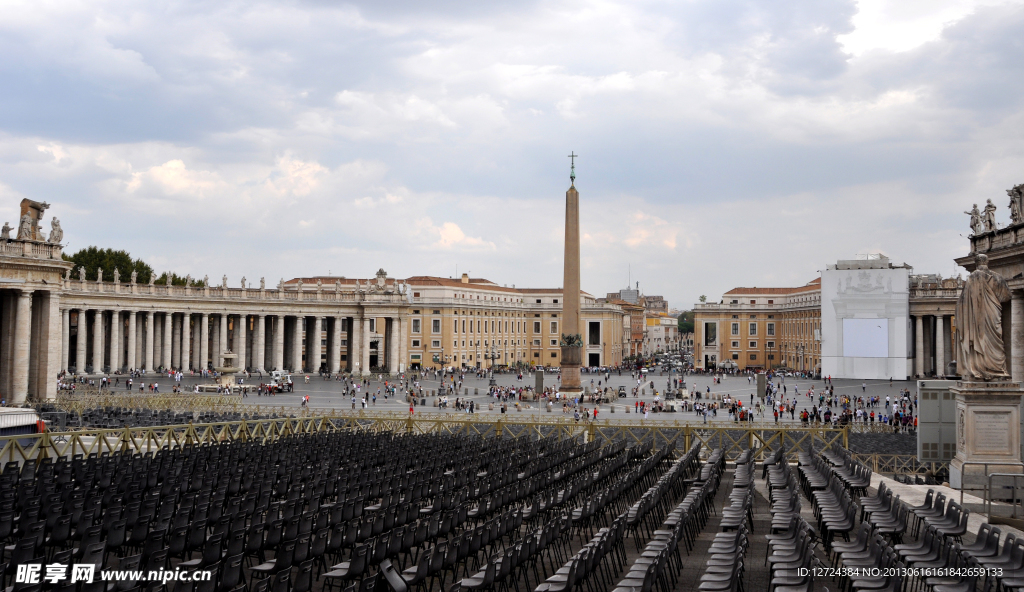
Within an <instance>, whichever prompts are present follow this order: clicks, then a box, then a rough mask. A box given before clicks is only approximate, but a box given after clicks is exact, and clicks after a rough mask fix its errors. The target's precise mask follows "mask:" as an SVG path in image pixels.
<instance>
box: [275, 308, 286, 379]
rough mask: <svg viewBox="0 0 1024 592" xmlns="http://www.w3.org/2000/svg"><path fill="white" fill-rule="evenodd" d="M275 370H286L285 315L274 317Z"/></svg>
mask: <svg viewBox="0 0 1024 592" xmlns="http://www.w3.org/2000/svg"><path fill="white" fill-rule="evenodd" d="M274 370H284V315H277V316H276V317H274Z"/></svg>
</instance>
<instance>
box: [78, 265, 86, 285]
mask: <svg viewBox="0 0 1024 592" xmlns="http://www.w3.org/2000/svg"><path fill="white" fill-rule="evenodd" d="M78 279H79V281H83V282H84V281H85V266H84V265H79V266H78Z"/></svg>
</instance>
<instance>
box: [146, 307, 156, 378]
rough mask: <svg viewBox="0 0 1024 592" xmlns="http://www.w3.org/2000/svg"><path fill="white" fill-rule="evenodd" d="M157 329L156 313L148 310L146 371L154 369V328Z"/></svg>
mask: <svg viewBox="0 0 1024 592" xmlns="http://www.w3.org/2000/svg"><path fill="white" fill-rule="evenodd" d="M154 329H156V314H154V313H153V311H151V310H149V311H146V372H152V371H153V367H154V366H153V337H154V335H153V330H154Z"/></svg>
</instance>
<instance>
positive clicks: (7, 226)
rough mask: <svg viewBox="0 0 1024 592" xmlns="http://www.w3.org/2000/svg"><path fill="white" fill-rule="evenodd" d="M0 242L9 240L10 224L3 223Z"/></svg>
mask: <svg viewBox="0 0 1024 592" xmlns="http://www.w3.org/2000/svg"><path fill="white" fill-rule="evenodd" d="M0 240H11V223H10V222H4V227H3V229H2V230H0Z"/></svg>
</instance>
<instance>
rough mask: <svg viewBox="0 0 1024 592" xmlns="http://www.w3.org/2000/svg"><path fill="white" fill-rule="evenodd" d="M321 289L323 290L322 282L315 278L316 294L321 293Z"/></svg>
mask: <svg viewBox="0 0 1024 592" xmlns="http://www.w3.org/2000/svg"><path fill="white" fill-rule="evenodd" d="M323 289H324V283H323V281H321V280H320V278H316V291H317V292H321V291H323Z"/></svg>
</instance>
